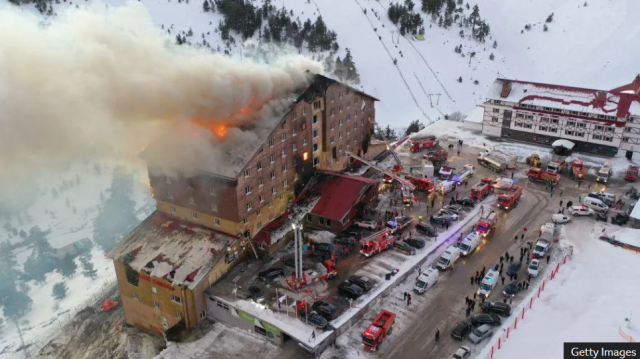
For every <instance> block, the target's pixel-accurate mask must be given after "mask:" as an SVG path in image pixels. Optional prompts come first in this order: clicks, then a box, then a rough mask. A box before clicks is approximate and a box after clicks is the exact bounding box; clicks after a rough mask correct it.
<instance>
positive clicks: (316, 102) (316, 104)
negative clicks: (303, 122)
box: [313, 101, 322, 110]
mask: <svg viewBox="0 0 640 359" xmlns="http://www.w3.org/2000/svg"><path fill="white" fill-rule="evenodd" d="M320 108H322V103H321V102H320V101H315V102H314V103H313V109H314V110H319V109H320Z"/></svg>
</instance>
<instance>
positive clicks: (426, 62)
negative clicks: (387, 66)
mask: <svg viewBox="0 0 640 359" xmlns="http://www.w3.org/2000/svg"><path fill="white" fill-rule="evenodd" d="M375 3H377V4H378V5H380V7H381V8H382V9H383V10H384V13H385V14H387V13H388V10H387V9H386V8H385V7H384V5H382V4H381V3H380V1H378V0H376V1H375ZM420 17H422V14H420ZM392 24H393V23H392ZM393 26H394V27H395V28H396V31H398V32H400V29H399V28H398V26H397V25H396V24H393ZM401 37H402V38H403V39H404V40H405V41H407V42H408V43H409V45H411V47H412V48H413V50H414V51H415V52H416V53H418V56H420V58H421V59H422V62H424V64H425V65H427V68H428V69H429V71H431V74H432V75H433V77H434V78H435V79H436V81H438V83H439V84H440V87H442V90H443V91H444V93H445V94H447V97H448V98H449V100H451V102H453V103H455V102H456V100H454V99H453V98H452V97H451V95H450V94H449V91H447V88H446V87H444V84H443V83H442V81H440V78H438V75H436V72H435V71H433V68H431V65H429V62H428V61H427V59H425V58H424V56H422V53H421V52H420V51H418V49H417V48H416V46H415V45H414V44H413V43H412V42H411V41H409V40H407V38H405V37H404V36H401ZM420 86H422V85H420ZM425 93H426V92H425ZM434 107H435V106H434ZM436 109H438V107H436ZM438 112H440V113H442V111H440V109H438Z"/></svg>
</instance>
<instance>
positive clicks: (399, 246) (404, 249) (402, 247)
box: [393, 241, 416, 256]
mask: <svg viewBox="0 0 640 359" xmlns="http://www.w3.org/2000/svg"><path fill="white" fill-rule="evenodd" d="M393 249H395V250H396V251H398V252H400V253H404V254H406V255H409V256H412V255H414V254H416V249H415V248H413V247H411V246H410V245H408V244H407V243H405V242H399V241H398V242H395V243H394V244H393Z"/></svg>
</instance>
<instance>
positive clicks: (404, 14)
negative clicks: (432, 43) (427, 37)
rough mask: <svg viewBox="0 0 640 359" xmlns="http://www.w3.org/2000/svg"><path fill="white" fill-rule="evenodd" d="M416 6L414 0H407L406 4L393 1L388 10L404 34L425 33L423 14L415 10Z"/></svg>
mask: <svg viewBox="0 0 640 359" xmlns="http://www.w3.org/2000/svg"><path fill="white" fill-rule="evenodd" d="M414 7H415V4H414V3H413V1H411V0H405V2H404V5H403V4H394V3H392V4H391V5H390V6H389V9H388V10H387V15H388V16H389V20H391V22H392V23H394V24H396V25H397V26H399V28H400V34H402V36H404V35H406V34H407V33H409V34H412V35H416V34H420V35H424V27H422V24H423V21H422V16H420V14H417V13H415V12H414V11H413V9H414Z"/></svg>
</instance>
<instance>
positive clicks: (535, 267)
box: [527, 259, 540, 277]
mask: <svg viewBox="0 0 640 359" xmlns="http://www.w3.org/2000/svg"><path fill="white" fill-rule="evenodd" d="M539 272H540V260H538V259H532V260H531V263H529V267H528V268H527V273H529V274H531V276H532V277H537V276H538V273H539Z"/></svg>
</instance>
